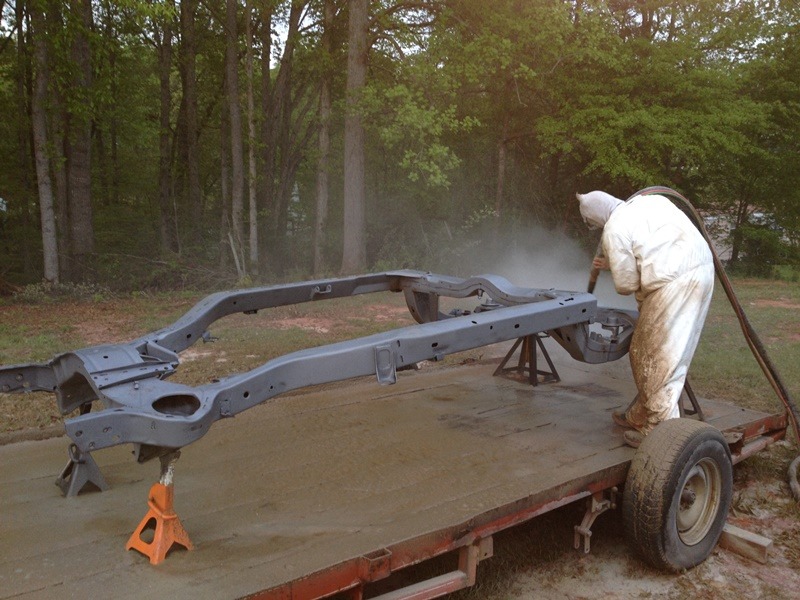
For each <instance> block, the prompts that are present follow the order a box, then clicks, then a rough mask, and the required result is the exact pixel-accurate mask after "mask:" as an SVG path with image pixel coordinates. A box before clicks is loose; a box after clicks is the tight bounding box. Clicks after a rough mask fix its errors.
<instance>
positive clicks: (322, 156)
mask: <svg viewBox="0 0 800 600" xmlns="http://www.w3.org/2000/svg"><path fill="white" fill-rule="evenodd" d="M322 10H323V16H322V19H323V21H322V58H323V69H324V70H323V73H322V82H321V85H320V91H319V140H318V147H319V158H318V159H317V210H316V213H315V219H314V273H315V274H319V273H322V271H323V269H324V268H325V260H324V256H323V251H324V248H325V226H326V224H327V220H328V197H329V185H330V184H329V180H328V169H329V168H330V148H331V138H330V118H331V74H330V69H329V68H328V64H329V61H330V56H331V51H332V49H333V48H332V43H331V35H332V29H333V17H334V10H335V9H334V5H333V0H325V4H324V6H323V9H322Z"/></svg>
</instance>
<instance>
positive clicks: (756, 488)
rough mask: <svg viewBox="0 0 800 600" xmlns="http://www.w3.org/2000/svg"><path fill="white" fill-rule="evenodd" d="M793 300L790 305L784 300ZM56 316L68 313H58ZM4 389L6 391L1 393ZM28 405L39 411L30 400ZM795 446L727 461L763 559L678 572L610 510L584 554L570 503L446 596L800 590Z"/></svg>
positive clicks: (736, 509)
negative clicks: (651, 562) (575, 541)
mask: <svg viewBox="0 0 800 600" xmlns="http://www.w3.org/2000/svg"><path fill="white" fill-rule="evenodd" d="M781 307H783V306H781ZM796 307H797V305H793V306H792V307H791V308H794V309H796ZM178 308H179V309H180V306H179V307H178ZM50 310H52V309H50ZM403 310H404V309H398V307H397V306H394V305H390V306H378V307H377V308H371V309H370V310H369V311H367V313H366V314H365V316H366V317H367V318H369V319H371V320H373V321H384V320H386V321H391V322H392V323H393V322H394V321H393V320H394V319H395V318H396V317H398V316H399V314H400V312H402V311H403ZM59 311H61V309H59ZM61 317H62V318H66V317H65V316H64V315H63V314H62V315H61ZM42 318H43V319H45V322H44V323H43V324H42V325H43V327H44V328H47V321H46V318H45V317H44V313H43V315H42ZM54 322H55V321H54ZM62 322H63V321H62ZM71 322H72V323H73V324H74V327H75V329H74V330H73V331H71V332H70V335H71V336H74V337H76V338H80V339H81V340H82V341H83V342H84V344H96V343H101V342H114V341H121V340H125V339H131V338H132V337H134V336H133V333H134V332H135V331H136V330H137V329H138V328H139V327H140V325H136V324H134V323H133V320H132V318H131V317H128V316H120V314H119V313H116V312H115V311H113V310H109V311H106V310H104V309H103V308H102V307H97V308H95V310H94V312H93V314H92V315H91V318H86V315H85V314H84V315H82V317H81V318H80V319H74V320H72V321H71ZM392 323H389V324H390V325H392ZM344 325H345V324H343V322H342V320H341V319H340V318H337V316H336V315H320V316H308V315H291V314H290V315H283V316H281V317H279V318H276V319H274V320H273V321H272V326H273V327H274V328H275V329H276V330H282V331H283V330H301V331H304V332H310V333H312V334H324V335H328V334H330V333H331V332H332V331H333V332H335V331H337V330H340V329H341V328H342V327H343V326H344ZM394 326H396V325H394ZM15 358H17V357H15ZM41 358H42V357H38V356H37V357H31V358H30V359H36V360H41ZM244 358H246V359H252V360H257V362H259V363H260V362H261V361H262V360H263V357H257V356H256V355H255V354H245V355H244ZM23 360H28V357H23V358H18V359H17V362H22V361H23ZM182 360H183V361H184V363H185V364H186V365H187V366H188V364H189V363H195V362H197V363H202V368H203V369H208V365H209V364H212V363H213V364H216V365H222V366H224V364H225V363H227V362H228V358H226V353H225V351H224V350H221V351H220V349H217V348H215V347H213V346H212V347H209V346H199V347H196V348H192V349H190V350H188V351H187V352H185V353H184V355H183V356H182ZM0 362H2V361H0ZM235 366H236V369H235V370H241V366H242V365H241V363H237V365H235ZM198 368H200V366H199V365H198ZM616 368H619V367H616ZM10 398H11V397H8V396H7V397H6V398H5V399H4V400H8V399H10ZM20 398H21V397H15V398H14V401H17V402H19V401H20V400H19V399H20ZM26 404H27V403H26ZM18 408H19V405H17V406H16V408H15V407H14V406H9V405H8V404H6V406H5V410H4V411H3V413H4V417H7V418H9V419H10V418H11V417H12V415H13V416H14V418H18V417H19V412H18V410H17V409H18ZM27 409H28V410H30V411H31V412H40V411H38V409H35V408H33V407H32V406H31V405H30V404H28V405H27ZM4 420H5V419H4ZM28 427H29V428H30V430H29V431H28V432H27V434H26V427H25V424H24V423H21V424H20V423H18V424H16V425H15V426H14V427H12V429H16V430H17V431H16V432H14V433H13V434H5V435H4V441H5V442H6V443H9V442H13V441H15V440H18V439H23V438H26V437H28V439H32V438H36V437H37V436H39V437H42V436H43V437H48V436H49V435H54V434H55V435H57V434H58V432H59V431H60V425H59V424H58V417H57V415H56V416H53V415H52V414H51V415H44V416H41V417H37V420H34V421H32V422H31V423H30V424H29V425H28ZM37 432H38V433H37ZM28 434H30V435H28ZM797 452H798V450H797V447H796V446H794V445H790V444H789V443H788V442H780V443H778V444H775V445H774V446H773V447H771V448H769V449H768V450H766V451H764V452H762V453H760V454H759V455H758V456H756V457H754V458H751V459H748V460H747V461H745V463H743V464H742V465H739V466H737V468H736V470H735V493H734V501H733V507H732V510H731V515H730V518H729V522H730V523H733V524H735V525H737V526H739V527H741V528H743V529H746V530H748V531H751V532H753V533H757V534H760V535H762V536H766V537H768V538H770V539H772V540H773V547H772V549H771V551H770V554H769V559H768V561H767V563H766V564H759V563H757V562H755V561H752V560H750V559H746V558H743V557H741V556H738V555H736V554H734V553H732V552H730V551H727V550H722V549H719V548H718V549H717V550H715V552H714V553H713V554H712V556H711V557H710V558H709V559H708V560H707V561H706V562H705V563H703V564H702V565H700V566H699V567H697V568H695V569H692V570H691V571H688V572H686V573H682V574H677V575H675V574H663V573H659V572H656V571H654V570H652V569H650V568H649V567H647V566H645V565H644V564H643V563H642V562H640V561H639V560H638V559H637V558H636V557H634V556H632V555H631V554H630V552H629V551H628V549H627V547H626V545H625V541H624V538H623V535H622V533H621V530H622V524H621V517H620V515H619V511H618V510H616V511H611V512H609V513H606V514H604V515H602V516H601V517H600V518H599V519H598V521H597V522H596V524H595V526H594V535H593V537H592V552H591V553H590V554H588V555H583V554H582V553H579V552H577V551H575V550H573V549H572V548H571V543H572V527H573V525H574V524H576V523H577V522H579V521H580V517H581V513H580V510H579V509H578V507H574V506H573V507H565V508H563V509H560V510H559V511H555V513H554V514H552V515H548V516H546V517H542V518H539V519H536V520H535V521H534V522H532V523H530V524H527V525H525V526H521V527H518V528H516V529H515V530H513V531H511V532H508V533H504V534H501V535H498V536H496V539H495V556H494V557H493V558H491V559H489V560H487V561H484V563H482V564H481V566H480V567H479V573H478V585H477V586H476V587H475V588H473V589H471V590H465V591H463V592H459V593H457V594H455V595H454V597H455V598H458V599H462V598H463V599H476V598H480V599H486V600H493V599H495V600H500V599H521V600H526V599H538V598H553V599H562V598H563V599H570V600H574V599H582V598H586V599H589V598H655V597H659V598H661V597H664V598H713V599H716V598H723V599H725V598H731V599H733V598H736V599H740V598H743V597H759V598H777V599H783V598H786V599H800V507H798V505H797V503H795V502H794V500H792V498H791V495H790V493H789V489H788V485H787V484H786V482H785V474H786V466H787V465H788V463H789V461H790V460H791V459H792V458H794V456H796V455H797Z"/></svg>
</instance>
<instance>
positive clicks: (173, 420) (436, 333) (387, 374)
mask: <svg viewBox="0 0 800 600" xmlns="http://www.w3.org/2000/svg"><path fill="white" fill-rule="evenodd" d="M385 291H391V292H403V293H404V294H405V298H406V303H407V305H408V308H409V311H410V312H411V315H412V316H413V317H414V319H415V320H416V321H417V322H418V323H419V325H414V326H410V327H405V328H401V329H396V330H393V331H388V332H385V333H379V334H376V335H371V336H367V337H363V338H359V339H354V340H350V341H346V342H340V343H336V344H330V345H327V346H321V347H318V348H312V349H307V350H301V351H299V352H294V353H291V354H287V355H285V356H281V357H279V358H276V359H273V360H270V361H269V362H267V363H265V364H263V365H262V366H260V367H257V368H255V369H253V370H251V371H249V372H246V373H242V374H238V375H234V376H231V377H228V378H226V379H224V380H222V381H218V382H214V383H211V384H208V385H201V386H198V387H191V386H187V385H182V384H176V383H171V382H169V381H165V379H166V378H167V377H169V376H170V375H171V374H172V373H174V372H175V370H176V368H177V367H178V365H179V363H180V360H179V357H178V354H179V353H180V352H181V351H183V350H185V349H186V348H188V347H189V346H191V345H192V344H194V343H195V342H197V341H198V340H201V339H202V340H208V339H209V334H208V327H209V326H210V325H211V324H212V323H213V322H215V321H217V320H218V319H220V318H222V317H225V316H227V315H231V314H235V313H246V314H251V313H255V312H256V311H258V310H261V309H265V308H271V307H277V306H286V305H291V304H298V303H302V302H311V301H318V300H326V299H332V298H343V297H348V296H356V295H360V294H368V293H374V292H385ZM484 294H485V295H487V296H489V297H490V298H491V300H492V302H491V303H490V304H487V303H484V304H483V305H481V306H478V307H477V308H476V310H475V311H474V312H465V313H460V314H458V315H445V314H443V313H441V312H440V310H439V298H440V297H441V296H445V297H451V298H466V297H470V296H483V295H484ZM635 320H636V315H635V313H631V312H628V311H622V310H615V309H603V308H598V306H597V300H596V298H595V297H594V296H593V295H591V294H588V293H578V292H567V291H557V290H541V289H528V288H520V287H516V286H513V285H511V284H510V283H509V282H508V281H507V280H505V279H503V278H502V277H497V276H493V275H486V276H481V277H473V278H470V279H460V278H455V277H448V276H443V275H433V274H429V273H423V272H419V271H396V272H385V273H377V274H371V275H361V276H355V277H347V278H339V279H324V280H318V281H308V282H302V283H293V284H287V285H277V286H271V287H261V288H253V289H246V290H238V291H232V292H220V293H216V294H212V295H210V296H208V297H206V298H205V299H203V300H201V301H200V302H199V303H198V304H196V305H195V306H194V307H193V308H192V309H190V310H189V311H188V312H187V313H186V314H185V315H183V316H182V317H181V318H180V319H178V320H177V321H176V322H175V323H173V324H172V325H170V326H168V327H165V328H164V329H161V330H159V331H156V332H154V333H152V334H149V335H146V336H144V337H141V338H139V339H136V340H134V341H132V342H128V343H124V344H116V345H101V346H93V347H89V348H84V349H82V350H75V351H72V352H67V353H64V354H60V355H58V356H56V357H54V358H53V359H52V360H51V361H49V362H48V363H44V364H27V365H16V366H6V367H0V391H1V392H6V393H14V392H28V391H46V392H53V393H55V394H56V398H57V403H58V408H59V410H60V411H61V413H62V414H63V415H67V414H69V413H71V412H73V411H75V410H79V411H80V414H79V415H78V416H75V417H73V418H70V419H67V420H65V423H64V425H65V429H66V433H67V434H68V435H69V437H70V438H71V439H72V441H73V442H74V444H75V446H76V447H77V449H78V450H79V451H81V452H84V453H88V452H91V451H94V450H99V449H102V448H108V447H111V446H115V445H119V444H125V443H133V444H134V445H135V454H136V457H137V459H138V460H139V461H140V462H143V461H145V460H148V459H150V458H153V457H155V456H158V455H163V454H165V453H166V452H169V451H172V450H175V449H178V448H182V447H184V446H186V445H188V444H191V443H192V442H195V441H197V440H198V439H199V438H201V437H202V436H203V435H205V433H206V432H207V431H208V429H209V428H210V427H211V425H212V424H213V423H214V422H216V421H217V420H219V419H223V418H226V417H232V416H234V415H236V414H238V413H240V412H242V411H244V410H247V409H248V408H252V407H253V406H256V405H258V404H261V403H263V402H266V401H267V400H269V399H271V398H274V397H275V396H277V395H279V394H283V393H285V392H288V391H290V390H295V389H298V388H302V387H306V386H311V385H316V384H322V383H328V382H333V381H340V380H345V379H350V378H354V377H359V376H364V375H370V374H373V373H374V374H375V376H376V377H377V380H378V382H379V383H381V384H391V383H394V382H395V381H396V377H397V375H396V373H397V370H398V369H402V368H404V367H409V366H412V365H413V364H415V363H417V362H420V361H423V360H439V359H441V358H443V357H444V356H445V355H448V354H452V353H454V352H460V351H463V350H468V349H472V348H477V347H481V346H486V345H489V344H494V343H497V342H502V341H506V340H511V339H516V338H521V337H525V336H529V335H534V334H537V333H541V332H548V333H549V334H550V335H551V336H552V337H553V338H554V339H555V340H556V341H558V342H559V343H560V344H561V345H562V346H563V347H564V348H565V349H566V350H567V351H568V352H569V353H570V355H571V356H572V357H573V358H575V359H577V360H581V361H584V362H590V363H599V362H606V361H609V360H616V359H618V358H620V357H621V356H624V355H625V354H626V353H627V351H628V346H629V344H630V336H631V334H632V331H633V327H634V324H635ZM592 323H600V324H601V325H602V327H603V328H604V329H606V330H608V331H609V332H610V335H602V334H600V333H599V332H596V331H590V329H589V326H590V325H591V324H592ZM97 400H100V401H101V402H102V405H103V408H102V409H101V410H96V411H94V412H91V411H90V409H91V408H92V407H93V405H94V403H95V401H97Z"/></svg>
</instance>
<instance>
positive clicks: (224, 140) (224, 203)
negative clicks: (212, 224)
mask: <svg viewBox="0 0 800 600" xmlns="http://www.w3.org/2000/svg"><path fill="white" fill-rule="evenodd" d="M223 79H227V76H226V75H225V74H223ZM223 83H224V87H225V89H227V86H228V84H227V81H225V82H223ZM219 121H220V123H219V146H220V147H219V171H220V172H219V187H220V197H221V198H220V200H221V202H220V219H219V268H220V269H223V270H225V269H227V268H228V264H229V263H228V256H229V250H228V236H229V234H230V231H231V220H230V212H231V184H230V182H231V158H230V157H231V153H230V150H231V145H230V144H229V143H228V142H229V141H230V139H231V127H230V113H229V111H228V107H227V106H225V103H223V104H222V106H221V110H220V119H219Z"/></svg>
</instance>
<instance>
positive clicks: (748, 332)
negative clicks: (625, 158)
mask: <svg viewBox="0 0 800 600" xmlns="http://www.w3.org/2000/svg"><path fill="white" fill-rule="evenodd" d="M648 194H661V195H662V196H671V197H672V198H675V199H677V200H679V201H680V202H681V203H682V204H683V205H684V207H685V208H686V210H687V211H688V212H689V216H691V218H692V220H693V221H694V224H695V225H696V226H697V228H698V229H699V230H700V233H702V235H703V237H704V238H705V240H706V242H708V247H709V248H710V249H711V254H712V255H713V257H714V269H715V270H716V273H717V277H718V278H719V281H720V283H721V284H722V287H723V289H724V290H725V294H726V295H727V296H728V300H729V302H730V303H731V306H732V307H733V312H734V313H735V314H736V318H737V319H738V320H739V325H740V326H741V328H742V333H743V334H744V339H745V340H746V341H747V345H748V346H749V347H750V351H751V352H752V353H753V356H754V357H755V359H756V362H758V365H759V366H760V367H761V370H762V371H763V372H764V375H765V376H766V378H767V381H769V384H770V385H771V386H772V389H773V390H774V391H775V394H776V395H777V396H778V399H779V400H780V401H781V402H782V403H783V405H784V406H785V407H786V412H787V416H788V419H789V422H790V423H791V425H792V430H793V431H794V437H795V441H796V443H798V444H800V425H799V423H800V411H798V408H797V405H796V404H795V403H794V401H793V400H792V398H791V396H790V395H789V391H788V390H787V389H786V386H785V385H784V384H783V380H782V379H781V377H780V375H779V374H778V370H777V369H776V368H775V365H774V364H773V363H772V361H771V360H770V359H769V356H768V355H767V350H766V348H765V347H764V345H763V344H762V343H761V339H760V338H759V337H758V334H757V333H756V331H755V330H754V329H753V326H752V325H751V324H750V321H749V320H748V319H747V315H745V313H744V309H743V308H742V305H741V304H740V303H739V299H738V298H737V297H736V294H735V293H734V292H733V286H732V285H731V281H730V279H729V278H728V274H727V273H726V272H725V268H724V267H723V265H722V261H720V259H719V256H717V253H716V252H715V251H714V245H713V244H712V242H711V238H710V237H709V235H708V232H707V231H706V228H705V225H704V224H703V219H702V217H701V216H700V214H699V213H698V212H697V211H696V210H695V208H694V206H692V203H691V202H689V200H687V199H686V198H685V197H683V196H682V195H681V194H679V193H678V192H676V191H675V190H673V189H671V188H668V187H661V186H654V187H649V188H645V189H643V190H641V191H639V192H636V194H634V195H633V196H631V197H632V198H633V197H635V196H643V195H648ZM798 466H800V456H798V457H797V458H796V459H795V460H794V461H792V464H791V465H790V466H789V487H790V489H791V490H792V495H793V496H794V499H795V500H796V501H797V502H800V485H798V482H797V468H798Z"/></svg>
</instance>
